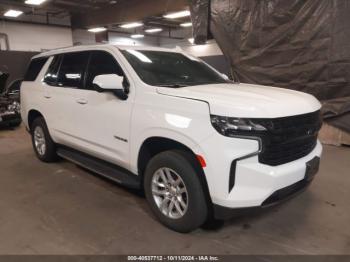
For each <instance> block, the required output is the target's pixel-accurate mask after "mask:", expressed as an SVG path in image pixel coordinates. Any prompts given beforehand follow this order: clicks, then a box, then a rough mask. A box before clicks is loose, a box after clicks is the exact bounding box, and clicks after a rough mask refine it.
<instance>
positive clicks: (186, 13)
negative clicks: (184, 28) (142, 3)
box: [163, 10, 191, 19]
mask: <svg viewBox="0 0 350 262" xmlns="http://www.w3.org/2000/svg"><path fill="white" fill-rule="evenodd" d="M190 15H191V12H190V11H188V10H184V11H180V12H174V13H169V14H166V15H163V17H164V18H168V19H176V18H180V17H186V16H190Z"/></svg>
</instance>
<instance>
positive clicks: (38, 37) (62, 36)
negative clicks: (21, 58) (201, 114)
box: [0, 21, 73, 52]
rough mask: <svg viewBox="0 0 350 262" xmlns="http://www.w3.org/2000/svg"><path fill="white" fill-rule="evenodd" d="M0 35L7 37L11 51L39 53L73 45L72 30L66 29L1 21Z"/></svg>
mask: <svg viewBox="0 0 350 262" xmlns="http://www.w3.org/2000/svg"><path fill="white" fill-rule="evenodd" d="M0 33H5V34H7V35H8V37H9V42H10V49H11V50H12V51H34V52H40V51H43V50H47V49H55V48H60V47H65V46H71V45H73V38H72V30H71V29H70V28H68V27H58V26H46V25H36V24H26V23H16V22H7V21H2V22H0Z"/></svg>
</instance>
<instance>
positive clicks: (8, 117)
mask: <svg viewBox="0 0 350 262" xmlns="http://www.w3.org/2000/svg"><path fill="white" fill-rule="evenodd" d="M21 121H22V119H21V115H20V114H18V113H12V112H6V113H2V114H0V126H11V125H18V124H19V123H21Z"/></svg>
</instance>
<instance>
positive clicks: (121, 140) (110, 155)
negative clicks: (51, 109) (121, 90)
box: [74, 90, 132, 167]
mask: <svg viewBox="0 0 350 262" xmlns="http://www.w3.org/2000/svg"><path fill="white" fill-rule="evenodd" d="M77 91H78V92H77V96H76V98H77V100H76V102H75V106H74V111H75V112H74V118H75V119H74V121H75V123H76V129H75V130H74V134H75V135H76V138H75V139H77V140H79V145H80V147H83V148H81V150H83V151H85V152H87V153H90V154H93V155H95V156H96V157H100V158H104V159H105V160H107V161H112V162H114V163H116V164H118V165H121V166H123V167H127V166H128V160H129V125H130V118H131V110H132V104H131V102H130V101H131V100H126V101H122V100H120V99H118V98H117V97H116V96H115V95H114V94H113V93H112V92H103V93H99V92H96V91H89V90H77ZM82 101H83V103H82Z"/></svg>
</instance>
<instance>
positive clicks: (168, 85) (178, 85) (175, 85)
mask: <svg viewBox="0 0 350 262" xmlns="http://www.w3.org/2000/svg"><path fill="white" fill-rule="evenodd" d="M156 86H162V87H172V88H180V87H185V86H188V85H185V84H159V85H157V84H156Z"/></svg>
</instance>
